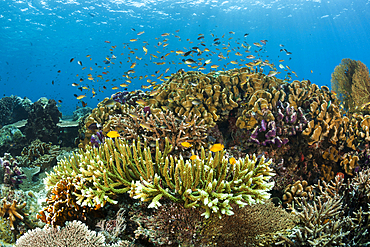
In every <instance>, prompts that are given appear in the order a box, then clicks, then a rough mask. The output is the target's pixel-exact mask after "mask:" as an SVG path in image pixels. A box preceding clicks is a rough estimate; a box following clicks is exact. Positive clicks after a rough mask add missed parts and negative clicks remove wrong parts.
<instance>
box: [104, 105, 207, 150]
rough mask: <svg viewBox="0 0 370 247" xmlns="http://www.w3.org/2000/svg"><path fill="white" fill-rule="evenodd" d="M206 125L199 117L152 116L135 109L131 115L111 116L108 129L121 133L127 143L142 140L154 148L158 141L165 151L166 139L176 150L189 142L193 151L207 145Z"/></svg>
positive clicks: (162, 113) (163, 113) (160, 113)
mask: <svg viewBox="0 0 370 247" xmlns="http://www.w3.org/2000/svg"><path fill="white" fill-rule="evenodd" d="M203 122H204V121H203V120H201V119H199V117H198V116H196V115H191V114H190V115H189V116H188V117H181V116H176V115H175V114H174V113H173V112H169V111H167V112H162V111H160V112H158V113H157V114H156V115H153V114H149V113H145V112H144V109H141V110H140V109H137V108H136V109H134V110H133V111H132V112H127V113H123V114H119V115H114V116H112V117H111V119H110V120H109V121H108V122H107V123H106V125H105V126H106V127H105V128H108V129H109V130H116V131H118V132H119V133H120V135H121V137H122V138H123V139H125V140H131V141H132V140H138V139H140V140H141V141H142V142H144V141H146V142H147V143H148V145H149V146H152V147H154V146H155V145H156V141H158V142H159V148H160V150H164V146H165V138H168V141H169V142H170V144H171V145H172V146H173V147H174V150H184V149H187V147H184V146H183V145H182V144H181V143H183V142H189V143H190V144H191V145H192V148H194V149H197V150H199V149H200V148H201V147H202V146H205V144H206V143H205V140H206V138H207V135H206V132H207V128H206V125H205V124H204V123H203Z"/></svg>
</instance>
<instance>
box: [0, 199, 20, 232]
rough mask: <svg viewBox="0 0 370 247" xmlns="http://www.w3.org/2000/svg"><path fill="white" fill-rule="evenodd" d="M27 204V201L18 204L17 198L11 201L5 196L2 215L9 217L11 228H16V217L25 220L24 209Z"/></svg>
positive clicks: (1, 210) (0, 209)
mask: <svg viewBox="0 0 370 247" xmlns="http://www.w3.org/2000/svg"><path fill="white" fill-rule="evenodd" d="M25 206H26V203H25V202H24V203H22V204H18V203H17V201H16V200H13V202H12V203H9V202H8V201H7V200H6V198H3V200H2V201H1V206H0V217H3V218H8V219H9V225H10V229H11V230H15V226H14V224H15V221H16V218H18V219H20V220H22V221H23V220H24V213H23V211H22V209H23V208H24V207H25Z"/></svg>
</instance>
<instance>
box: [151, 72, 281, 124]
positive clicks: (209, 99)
mask: <svg viewBox="0 0 370 247" xmlns="http://www.w3.org/2000/svg"><path fill="white" fill-rule="evenodd" d="M281 82H282V80H279V79H276V78H275V77H267V76H266V75H264V74H263V73H262V72H259V73H253V72H252V71H251V70H250V69H248V68H240V69H232V70H228V71H218V72H210V73H208V74H206V75H205V74H203V73H201V72H196V71H191V72H180V73H176V74H174V75H172V76H171V78H170V79H169V80H168V81H166V82H164V83H162V85H161V86H160V87H159V88H158V92H159V93H158V94H157V95H154V96H153V97H152V98H151V99H149V100H148V104H149V105H150V107H151V110H152V112H153V113H154V114H156V113H157V112H159V111H160V110H161V109H163V108H165V109H169V110H171V111H173V112H175V113H177V114H179V115H184V116H188V115H189V114H190V113H191V114H193V115H197V116H199V117H201V118H202V119H204V122H205V123H206V124H207V125H209V126H210V127H212V126H214V125H215V124H216V122H222V121H225V120H227V118H228V115H229V113H230V112H231V111H232V110H233V109H234V108H236V107H238V106H239V103H243V99H242V98H243V94H244V93H247V94H253V93H254V92H255V91H258V90H260V89H261V88H264V87H266V88H267V87H271V86H276V85H277V84H280V83H281Z"/></svg>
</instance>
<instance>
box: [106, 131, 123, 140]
mask: <svg viewBox="0 0 370 247" xmlns="http://www.w3.org/2000/svg"><path fill="white" fill-rule="evenodd" d="M107 136H108V137H110V138H116V137H119V136H120V134H119V133H118V132H117V131H115V130H111V131H109V132H108V133H107Z"/></svg>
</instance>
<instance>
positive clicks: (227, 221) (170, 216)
mask: <svg viewBox="0 0 370 247" xmlns="http://www.w3.org/2000/svg"><path fill="white" fill-rule="evenodd" d="M232 207H233V211H234V212H235V214H234V215H231V216H225V217H222V219H219V218H218V217H217V216H214V217H211V218H209V219H205V218H204V217H202V216H201V213H200V212H199V210H196V209H185V208H184V207H183V206H182V205H179V204H174V203H171V202H169V203H166V204H164V206H163V207H161V208H159V209H157V210H156V211H155V212H153V213H151V214H149V215H147V216H142V215H141V216H137V217H136V218H135V219H134V220H135V221H136V222H138V224H139V228H138V229H137V230H136V231H135V234H136V235H137V236H145V237H147V238H148V239H149V241H150V242H152V243H155V244H156V246H178V245H179V244H181V245H184V246H255V245H256V244H260V245H261V244H262V243H263V244H264V246H268V244H271V243H273V236H274V235H275V234H276V233H277V232H284V231H286V230H287V229H290V228H293V227H294V226H295V225H296V221H297V217H296V216H293V215H291V214H289V213H287V212H286V211H285V210H284V209H282V208H279V207H276V206H275V205H274V204H273V203H272V202H271V201H266V203H264V204H255V205H248V206H245V207H243V208H239V207H238V206H237V205H232Z"/></svg>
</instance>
